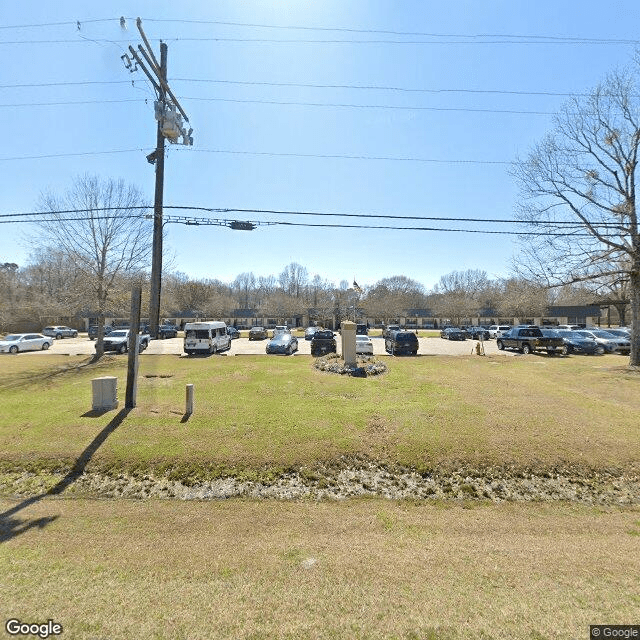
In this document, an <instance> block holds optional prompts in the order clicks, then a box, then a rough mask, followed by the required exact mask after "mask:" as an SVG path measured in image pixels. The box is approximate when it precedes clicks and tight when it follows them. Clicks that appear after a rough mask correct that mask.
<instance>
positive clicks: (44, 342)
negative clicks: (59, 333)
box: [0, 333, 52, 353]
mask: <svg viewBox="0 0 640 640" xmlns="http://www.w3.org/2000/svg"><path fill="white" fill-rule="evenodd" d="M51 340H52V339H51V338H47V336H43V335H42V334H41V333H11V334H9V335H8V336H5V337H4V338H3V339H2V340H0V353H18V352H19V351H46V350H47V349H48V348H49V347H50V346H51Z"/></svg>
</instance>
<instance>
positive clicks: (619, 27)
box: [0, 0, 639, 287]
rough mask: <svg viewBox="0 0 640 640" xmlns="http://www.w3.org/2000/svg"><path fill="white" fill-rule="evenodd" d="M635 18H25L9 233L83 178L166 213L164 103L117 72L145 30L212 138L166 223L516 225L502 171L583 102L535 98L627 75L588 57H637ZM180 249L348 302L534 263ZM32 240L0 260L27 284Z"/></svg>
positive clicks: (493, 13) (372, 5) (513, 10)
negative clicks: (285, 276)
mask: <svg viewBox="0 0 640 640" xmlns="http://www.w3.org/2000/svg"><path fill="white" fill-rule="evenodd" d="M638 14H639V9H638V3H637V2H635V1H632V0H624V1H619V2H615V1H612V2H608V3H603V2H601V1H600V2H595V1H592V0H587V1H581V2H577V1H575V2H569V1H566V2H558V1H557V0H541V1H539V2H536V3H530V2H513V1H510V2H506V1H505V2H498V1H496V2H488V3H479V2H476V1H471V0H469V1H468V2H457V3H441V2H425V1H411V0H406V1H403V2H401V3H400V2H390V1H387V2H383V1H377V0H371V1H369V2H364V1H360V0H358V1H352V2H344V0H342V1H338V0H323V2H313V3H312V2H302V1H298V2H287V1H278V2H276V1H263V2H259V1H257V0H244V1H243V2H237V1H218V2H204V1H201V2H193V1H190V0H184V1H183V2H180V3H168V2H157V1H156V2H109V1H105V2H101V3H86V2H80V1H75V0H73V1H71V0H69V1H64V0H62V1H57V2H55V3H48V2H47V3H45V2H23V3H13V4H12V5H11V8H10V10H5V11H4V12H3V17H2V23H0V27H1V28H0V52H2V59H3V61H4V62H3V65H2V70H1V71H0V85H2V87H1V88H0V113H1V114H2V116H3V117H2V121H3V123H4V127H3V142H4V144H3V150H2V152H0V193H1V201H0V214H8V213H17V212H28V211H32V210H33V208H34V206H35V204H36V201H37V198H38V194H39V193H40V192H41V191H43V190H47V189H49V190H53V191H57V192H63V191H64V190H66V189H67V188H68V187H69V186H70V185H71V184H72V182H73V179H74V177H75V176H77V175H78V174H81V173H85V172H87V173H91V174H97V175H100V176H102V177H105V178H124V179H126V180H127V181H129V182H132V183H134V184H136V185H137V186H139V187H140V188H141V189H142V190H143V191H144V192H145V193H146V194H147V196H148V198H149V202H152V199H153V191H154V171H153V167H152V166H151V165H149V164H148V163H147V162H146V160H145V156H146V154H147V153H149V152H150V151H151V150H152V149H153V148H154V147H155V136H156V128H155V120H154V117H153V91H152V89H151V88H150V86H149V84H148V82H147V81H146V80H145V77H144V74H143V73H142V72H137V73H135V74H130V73H129V72H128V71H127V70H126V69H125V68H124V66H123V63H122V61H121V59H120V56H121V55H122V53H124V52H125V50H126V49H127V46H128V45H129V44H132V45H133V46H134V47H136V46H137V45H138V43H139V42H140V37H139V34H138V31H137V29H136V26H135V18H136V17H137V16H140V17H141V18H142V21H143V27H144V29H145V32H146V34H147V36H148V37H149V39H150V40H151V42H152V45H153V47H154V50H155V51H156V53H157V54H158V52H159V40H160V39H163V40H164V41H165V42H167V44H168V47H169V52H168V69H169V81H170V84H171V87H172V89H173V91H174V93H175V94H176V95H177V97H178V98H179V100H180V102H181V104H182V106H183V107H184V109H185V110H186V112H187V114H188V115H189V118H190V122H191V126H192V127H193V129H194V133H193V137H194V146H193V147H192V148H186V147H175V146H172V147H170V148H168V154H167V159H166V164H165V171H166V174H165V194H164V202H165V205H181V206H195V207H211V208H238V209H262V210H279V211H304V212H312V211H315V212H324V213H338V214H339V213H342V214H347V213H348V214H379V215H385V216H428V217H439V216H441V217H451V218H482V219H487V218H491V219H494V218H497V219H504V220H510V219H513V217H514V206H515V204H516V201H517V191H516V188H515V185H514V183H513V180H512V178H511V177H510V176H509V173H508V168H509V167H508V164H504V163H509V162H511V161H513V160H514V159H515V158H516V157H517V156H518V155H520V156H524V155H526V153H527V150H528V149H529V148H530V147H531V146H532V145H533V144H534V143H535V142H536V141H538V140H540V139H541V138H542V137H543V136H544V135H545V134H546V133H547V132H548V131H550V129H551V128H552V126H553V115H552V114H553V113H554V112H556V111H557V110H558V109H559V108H560V107H561V105H562V104H563V102H564V101H565V100H567V99H568V98H567V97H566V96H562V95H532V94H535V93H546V94H563V93H564V94H567V93H582V92H585V91H588V90H589V89H590V88H592V87H593V86H595V85H596V84H597V83H598V82H599V81H600V80H602V79H603V78H604V76H605V75H606V74H607V72H609V71H611V70H613V69H614V68H616V67H622V66H627V65H629V64H631V63H632V60H633V56H634V53H635V49H636V45H634V44H633V43H621V42H614V43H612V42H609V43H602V42H585V39H595V40H600V41H601V40H607V39H613V40H616V41H622V40H632V41H633V40H635V39H636V38H637V30H638V24H639V21H638V17H639V16H638ZM120 16H125V17H126V23H127V29H126V30H123V29H122V28H121V27H120V20H119V19H120ZM77 21H79V22H80V29H79V30H78V28H77V25H76V22H77ZM54 23H56V24H54ZM59 23H62V24H59ZM224 23H227V24H224ZM228 23H235V24H228ZM20 25H42V26H24V27H21V26H20ZM249 25H263V26H249ZM281 27H288V28H281ZM383 32H384V33H383ZM312 41H316V42H312ZM317 41H322V42H317ZM7 61H8V62H7ZM131 80H133V81H134V84H133V86H132V84H131ZM65 83H67V84H65ZM69 83H76V84H69ZM28 84H30V85H37V86H30V87H25V86H23V87H18V86H16V85H28ZM45 85H49V86H45ZM328 85H331V86H328ZM338 85H339V86H338ZM364 87H368V88H364ZM371 87H378V88H371ZM107 101H108V102H107ZM73 102H84V103H83V104H69V103H73ZM41 103H58V104H55V105H52V104H47V105H42V104H41ZM60 103H67V104H60ZM283 103H288V104H283ZM292 103H298V104H292ZM300 103H305V104H300ZM356 105H358V106H356ZM522 112H528V113H522ZM104 152H117V153H104ZM71 154H83V155H71ZM34 156H52V157H40V158H36V157H34ZM336 156H341V157H336ZM354 156H355V158H354ZM18 158H19V159H18ZM381 158H385V159H381ZM166 213H167V214H170V213H171V212H170V211H169V210H167V211H166ZM194 214H195V215H206V214H202V213H197V212H194ZM213 215H214V216H215V215H216V214H213ZM218 215H220V214H218ZM222 217H226V218H235V219H241V220H242V219H250V220H261V221H265V222H267V221H280V222H282V221H286V222H295V223H307V224H325V223H332V224H359V225H376V226H385V225H386V226H403V227H404V226H406V227H412V226H429V227H434V226H441V227H444V228H463V229H472V230H479V229H485V230H486V229H490V230H515V228H514V227H512V226H509V225H499V224H488V223H484V224H480V223H470V222H441V223H437V222H432V221H424V220H422V221H418V220H413V221H412V220H393V219H383V218H379V219H377V218H353V217H348V218H345V217H339V216H333V217H314V216H293V215H270V214H257V213H256V214H246V215H245V214H225V215H223V216H222ZM167 231H168V237H167V241H166V243H165V250H166V260H170V261H171V264H172V266H173V269H174V270H178V271H182V272H184V273H187V274H189V275H191V276H193V277H197V278H218V279H221V280H223V281H231V280H232V279H233V278H234V277H235V276H236V275H238V274H240V273H242V272H247V271H252V272H253V273H254V274H255V275H256V276H259V275H263V276H268V275H276V276H277V275H278V274H279V273H280V271H282V269H283V268H284V267H285V266H286V265H287V264H289V263H290V262H298V263H300V264H302V265H303V266H305V267H306V268H307V269H308V270H309V275H310V277H312V276H313V275H315V274H319V275H320V276H321V277H322V278H326V279H328V280H329V281H331V282H334V283H335V284H338V283H339V282H340V281H341V280H347V281H349V282H351V281H352V280H353V279H354V278H355V279H356V280H357V281H358V283H359V284H360V285H367V284H373V283H375V282H376V281H377V280H379V279H381V278H383V277H387V276H392V275H406V276H408V277H410V278H414V279H415V280H418V281H419V282H421V283H423V284H424V285H425V286H427V287H432V286H433V285H434V284H435V283H436V282H437V281H438V279H439V278H440V276H441V275H444V274H446V273H449V272H451V271H454V270H464V269H482V270H485V271H486V272H487V273H488V274H489V276H490V277H499V276H505V275H508V273H509V268H510V260H511V258H512V256H513V255H514V254H515V253H517V251H518V245H517V243H516V242H515V241H514V239H513V238H512V237H511V236H506V235H487V234H478V233H451V232H444V231H440V232H435V231H416V230H407V231H405V230H388V229H387V230H380V229H347V228H333V229H328V228H313V227H304V226H283V225H273V226H260V227H258V228H257V229H256V230H254V231H252V232H242V231H232V230H230V229H228V228H224V227H215V226H183V225H177V224H170V225H168V226H167ZM32 233H33V231H32V230H31V229H30V227H29V226H28V225H25V224H14V223H12V224H3V225H2V226H1V227H0V261H2V262H16V263H18V264H20V265H24V264H25V263H26V261H27V258H28V254H29V248H28V245H27V244H26V243H25V242H24V237H25V236H28V235H31V234H32Z"/></svg>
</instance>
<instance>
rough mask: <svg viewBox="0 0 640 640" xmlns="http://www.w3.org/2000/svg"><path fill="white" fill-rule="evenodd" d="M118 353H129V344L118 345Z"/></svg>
mask: <svg viewBox="0 0 640 640" xmlns="http://www.w3.org/2000/svg"><path fill="white" fill-rule="evenodd" d="M118 353H127V345H126V344H121V345H120V346H119V347H118Z"/></svg>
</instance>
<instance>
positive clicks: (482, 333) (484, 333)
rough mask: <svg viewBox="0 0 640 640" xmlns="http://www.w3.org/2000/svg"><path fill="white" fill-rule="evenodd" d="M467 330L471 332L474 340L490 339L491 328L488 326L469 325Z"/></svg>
mask: <svg viewBox="0 0 640 640" xmlns="http://www.w3.org/2000/svg"><path fill="white" fill-rule="evenodd" d="M465 331H466V332H467V333H468V334H469V337H470V338H471V339H472V340H480V339H482V340H489V338H490V335H489V329H487V328H486V327H479V326H478V327H467V328H466V329H465Z"/></svg>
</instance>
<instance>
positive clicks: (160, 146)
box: [149, 42, 168, 338]
mask: <svg viewBox="0 0 640 640" xmlns="http://www.w3.org/2000/svg"><path fill="white" fill-rule="evenodd" d="M167 49H168V47H167V45H166V44H165V43H164V42H161V43H160V74H161V78H162V80H164V84H166V81H167ZM166 95H167V93H166V91H165V90H164V87H163V83H160V91H159V95H158V102H159V103H160V104H161V105H165V101H166ZM155 154H156V156H155V160H156V189H155V198H154V205H153V251H152V254H151V296H150V298H149V332H150V334H151V337H152V338H157V337H158V325H159V324H160V289H161V286H162V232H163V229H164V227H163V222H162V204H163V198H164V135H163V134H162V121H161V120H158V132H157V138H156V151H155Z"/></svg>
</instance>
